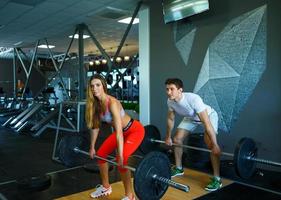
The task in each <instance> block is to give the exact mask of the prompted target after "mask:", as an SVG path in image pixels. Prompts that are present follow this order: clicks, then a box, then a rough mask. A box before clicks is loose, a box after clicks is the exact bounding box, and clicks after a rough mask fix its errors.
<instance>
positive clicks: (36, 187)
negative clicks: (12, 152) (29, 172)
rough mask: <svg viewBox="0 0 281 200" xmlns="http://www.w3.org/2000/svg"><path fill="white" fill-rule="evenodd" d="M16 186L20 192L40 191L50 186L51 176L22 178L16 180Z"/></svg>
mask: <svg viewBox="0 0 281 200" xmlns="http://www.w3.org/2000/svg"><path fill="white" fill-rule="evenodd" d="M17 186H18V188H19V189H21V190H27V191H42V190H45V189H48V188H49V187H50V186H51V176H50V175H43V176H32V177H23V178H20V179H18V180H17Z"/></svg>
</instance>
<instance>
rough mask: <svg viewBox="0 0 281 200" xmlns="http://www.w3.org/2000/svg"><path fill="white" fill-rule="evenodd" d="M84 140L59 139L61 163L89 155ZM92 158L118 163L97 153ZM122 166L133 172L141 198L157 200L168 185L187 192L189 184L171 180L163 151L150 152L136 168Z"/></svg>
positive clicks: (71, 161) (168, 164)
mask: <svg viewBox="0 0 281 200" xmlns="http://www.w3.org/2000/svg"><path fill="white" fill-rule="evenodd" d="M84 140H85V139H84V138H83V137H81V136H68V137H67V136H65V137H63V138H62V139H61V141H60V143H59V146H58V154H59V159H60V160H61V161H62V163H63V164H66V165H67V164H69V163H75V162H74V160H76V159H77V156H79V155H80V154H83V155H86V156H90V154H89V153H88V152H86V151H84V150H82V149H81V145H82V144H84V142H85V141H84ZM94 158H97V159H100V160H104V161H106V162H108V163H110V164H112V165H115V166H118V163H117V162H115V161H113V160H109V159H106V158H102V157H100V156H97V155H94ZM123 167H124V168H126V169H128V170H131V171H133V172H134V190H135V193H136V195H137V197H138V198H139V199H141V200H144V199H145V200H146V199H153V200H156V199H157V200H158V199H160V198H161V197H162V196H163V195H164V194H165V192H166V191H167V189H168V187H169V186H171V187H174V188H176V189H178V190H182V191H184V192H189V186H187V185H184V184H181V183H177V182H175V181H172V180H171V172H170V161H169V158H168V157H167V156H166V155H165V154H164V153H161V152H158V151H153V152H150V153H148V154H147V155H146V156H145V157H144V158H143V159H142V160H141V162H140V163H139V165H138V167H137V168H133V167H130V166H123Z"/></svg>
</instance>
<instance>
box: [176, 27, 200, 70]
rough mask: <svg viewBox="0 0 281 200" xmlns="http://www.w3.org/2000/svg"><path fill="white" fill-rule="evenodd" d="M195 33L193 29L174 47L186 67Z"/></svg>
mask: <svg viewBox="0 0 281 200" xmlns="http://www.w3.org/2000/svg"><path fill="white" fill-rule="evenodd" d="M195 33H196V29H193V30H192V31H190V32H189V33H188V34H186V35H185V36H184V37H183V38H182V39H180V40H179V41H178V42H177V43H176V47H177V49H178V51H179V53H180V55H181V58H182V60H183V62H184V63H185V65H187V62H188V59H189V55H190V52H191V48H192V44H193V40H194V37H195Z"/></svg>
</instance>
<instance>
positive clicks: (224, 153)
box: [150, 138, 234, 157]
mask: <svg viewBox="0 0 281 200" xmlns="http://www.w3.org/2000/svg"><path fill="white" fill-rule="evenodd" d="M150 141H151V142H155V143H161V144H166V142H165V141H162V140H156V139H153V138H151V139H150ZM172 146H176V147H183V148H187V149H193V150H198V151H205V152H209V153H210V152H211V150H209V149H205V148H201V147H194V146H190V145H185V144H176V143H172ZM221 154H222V155H225V156H231V157H234V154H233V153H226V152H221Z"/></svg>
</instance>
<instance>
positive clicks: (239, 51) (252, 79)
mask: <svg viewBox="0 0 281 200" xmlns="http://www.w3.org/2000/svg"><path fill="white" fill-rule="evenodd" d="M266 38H267V37H266V5H265V6H262V7H259V8H257V9H255V10H253V11H251V12H248V13H246V14H243V15H242V16H240V17H238V18H235V19H233V20H232V21H230V22H229V23H228V24H227V25H226V27H225V28H224V29H223V31H222V32H221V33H220V34H219V35H218V36H217V37H216V38H215V39H214V40H213V42H212V43H211V44H210V45H209V47H208V50H207V52H206V55H205V58H204V61H203V65H202V68H201V70H200V73H199V76H198V79H197V82H196V84H195V87H194V92H195V93H197V94H199V95H200V96H201V97H202V98H203V99H204V102H206V103H207V104H209V105H211V106H212V107H213V108H214V109H215V110H216V111H217V112H218V115H219V129H221V130H223V131H225V132H230V130H231V128H232V127H233V125H234V123H235V121H236V120H237V118H238V116H239V113H240V112H241V111H242V109H243V107H244V106H245V105H246V103H247V100H248V99H249V97H250V95H251V94H252V93H253V91H254V89H255V87H256V85H257V83H258V81H259V80H260V78H261V76H262V74H263V72H264V71H265V69H266Z"/></svg>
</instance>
